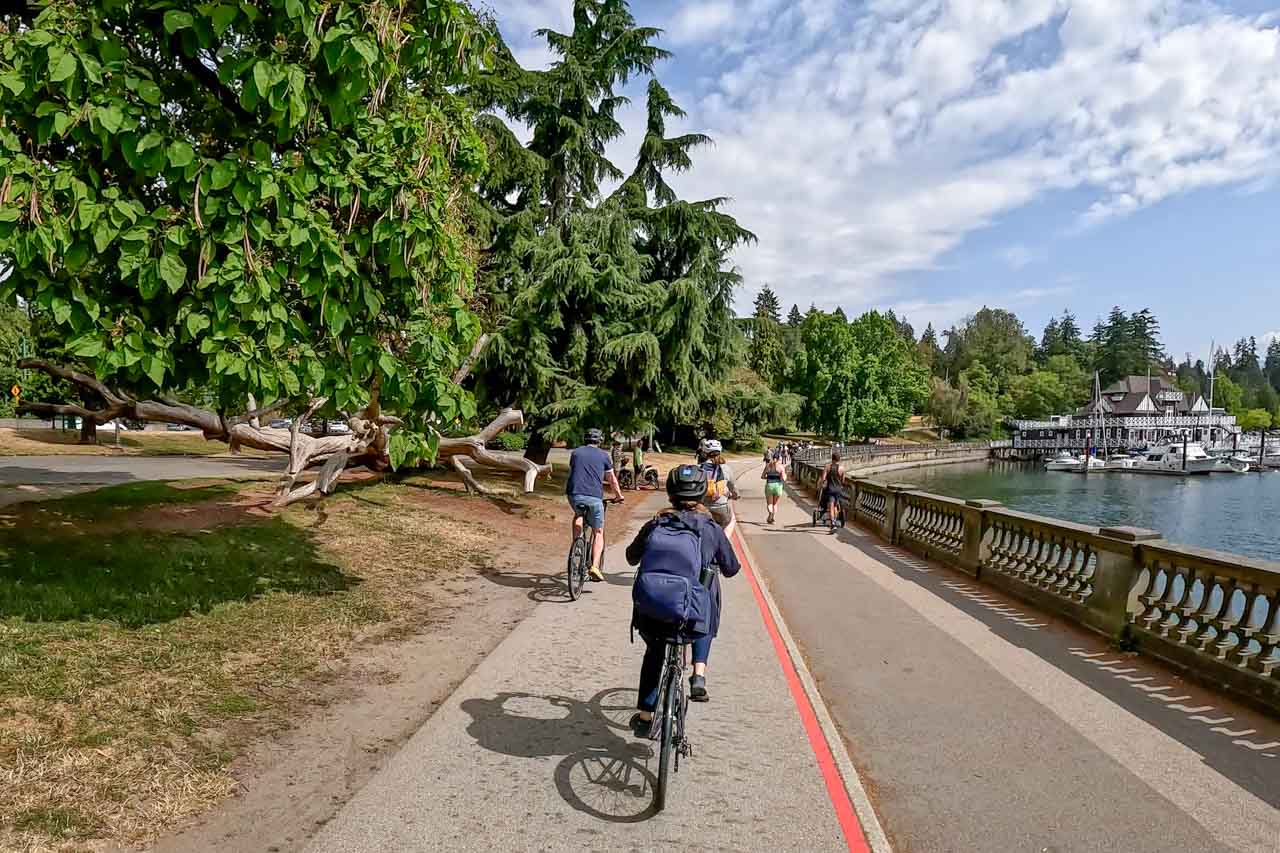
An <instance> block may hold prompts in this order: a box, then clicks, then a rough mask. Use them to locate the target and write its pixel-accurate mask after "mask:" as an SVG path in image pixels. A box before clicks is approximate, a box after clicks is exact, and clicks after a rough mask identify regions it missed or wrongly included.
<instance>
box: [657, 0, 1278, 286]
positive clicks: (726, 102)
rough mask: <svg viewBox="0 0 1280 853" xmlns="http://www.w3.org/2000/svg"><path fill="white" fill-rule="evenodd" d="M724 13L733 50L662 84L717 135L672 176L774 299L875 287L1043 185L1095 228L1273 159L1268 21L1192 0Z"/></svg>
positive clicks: (1238, 177)
mask: <svg viewBox="0 0 1280 853" xmlns="http://www.w3.org/2000/svg"><path fill="white" fill-rule="evenodd" d="M753 3H755V4H756V6H757V7H758V0H753ZM739 9H740V13H739V14H737V15H734V16H733V18H732V20H733V22H734V23H733V25H732V26H731V28H730V29H731V31H730V32H728V33H726V34H725V35H724V38H725V39H726V40H728V41H731V42H732V41H734V40H735V39H737V40H741V41H742V42H743V43H744V44H745V47H744V48H743V49H742V50H741V51H740V52H739V53H735V54H734V55H733V57H732V58H731V59H730V61H729V63H728V65H727V67H725V68H724V69H723V71H722V72H721V73H720V74H719V75H718V77H717V78H716V79H715V81H714V82H713V83H712V84H711V85H709V86H706V87H701V86H695V87H694V90H693V91H692V92H684V93H681V95H682V96H683V100H684V102H685V104H686V106H687V107H689V108H690V118H689V125H690V126H691V127H697V128H699V129H703V130H706V131H707V132H709V133H710V134H711V135H712V136H713V137H715V138H716V140H717V146H716V148H715V149H714V151H710V152H704V153H703V154H702V155H701V156H700V157H699V158H698V160H697V165H696V168H695V170H694V171H693V172H691V173H690V174H689V175H688V176H687V177H685V178H683V179H679V180H678V181H677V185H678V186H679V187H680V188H681V189H683V190H684V191H686V192H687V193H689V194H691V195H695V196H701V195H715V194H727V195H730V196H732V197H733V198H734V199H735V201H734V206H733V212H734V213H735V214H736V215H737V216H738V217H739V219H740V220H741V221H742V222H743V223H744V224H745V225H746V226H747V227H749V228H751V229H752V230H754V231H755V232H756V233H757V234H759V235H760V237H761V242H760V244H759V246H757V247H750V248H747V249H744V250H743V251H742V252H740V254H739V261H740V264H741V266H742V267H743V269H744V272H745V273H746V274H747V276H748V280H749V281H751V280H768V281H771V282H774V283H775V287H776V288H777V289H778V290H779V292H780V295H781V297H782V298H783V300H784V301H798V302H808V301H809V300H810V299H811V298H812V297H811V294H812V293H813V292H814V291H815V290H818V291H821V293H822V297H823V298H822V299H820V300H819V301H826V302H843V303H844V304H846V305H847V306H850V307H861V306H862V305H865V304H868V303H870V302H871V301H872V300H876V299H881V298H883V296H884V294H885V291H886V289H887V288H888V286H889V282H890V281H891V280H892V277H893V276H894V274H896V273H901V272H906V271H914V270H929V269H934V268H936V267H937V265H938V264H939V260H940V258H941V257H942V256H943V255H944V254H945V253H947V252H948V251H949V250H951V249H953V248H955V247H956V246H957V245H959V244H960V243H961V241H962V240H963V239H964V238H965V237H966V235H968V234H970V233H972V232H973V231H974V230H976V229H980V228H983V227H985V226H987V225H989V224H991V223H993V222H995V221H996V220H998V219H999V218H1000V217H1002V216H1005V215H1007V214H1009V213H1010V212H1011V211H1014V210H1016V209H1018V208H1019V207H1022V206H1023V205H1026V204H1028V203H1029V202H1031V201H1034V200H1038V199H1041V198H1043V197H1045V196H1046V195H1049V194H1052V193H1054V192H1055V191H1059V190H1066V189H1083V190H1085V191H1086V192H1087V193H1090V194H1092V195H1093V197H1094V200H1093V202H1092V203H1091V205H1090V206H1087V207H1086V208H1085V209H1083V210H1080V211H1078V214H1079V218H1080V223H1081V224H1082V226H1097V225H1100V224H1102V223H1104V222H1105V221H1107V220H1108V219H1110V218H1113V217H1115V216H1119V215H1124V214H1127V213H1131V212H1134V211H1137V210H1140V209H1141V208H1143V207H1146V206H1149V205H1151V204H1154V203H1156V202H1158V201H1160V200H1162V199H1164V198H1168V197H1169V196H1172V195H1176V194H1179V193H1183V192H1187V191H1190V190H1194V189H1197V188H1201V187H1211V186H1218V185H1223V184H1235V183H1247V182H1257V181H1262V180H1269V179H1271V178H1272V177H1273V176H1274V175H1275V174H1276V171H1277V166H1278V165H1280V62H1278V61H1277V59H1280V50H1278V47H1277V46H1278V41H1280V39H1278V36H1277V31H1276V30H1275V29H1268V28H1266V27H1265V26H1263V24H1262V22H1261V21H1260V20H1258V19H1248V18H1242V17H1237V16H1231V15H1229V14H1227V13H1225V12H1222V11H1220V10H1217V9H1215V8H1214V7H1212V6H1208V5H1206V4H1205V3H1202V2H1198V0H1197V2H1179V0H1126V2H1123V3H1118V2H1114V0H1008V2H1003V3H997V2H994V0H950V2H947V0H925V2H919V0H913V2H905V0H903V2H897V0H878V2H871V3H868V4H867V7H866V10H865V11H863V12H861V13H856V14H853V15H845V16H844V17H843V18H837V19H836V20H835V24H834V26H835V30H834V31H827V32H822V33H820V34H819V33H814V32H813V31H812V30H811V29H810V28H809V27H807V26H806V23H807V22H808V20H809V18H808V17H807V13H806V12H805V10H804V8H803V7H802V6H800V5H798V4H786V3H777V4H776V5H775V8H774V9H773V10H772V14H770V13H765V14H761V15H758V16H755V17H753V16H751V15H747V14H745V10H746V6H745V5H744V4H739ZM757 11H758V8H757ZM819 13H821V14H824V12H821V10H820V12H819ZM1032 45H1048V47H1040V48H1036V49H1035V50H1032V49H1031V46H1032ZM1004 257H1005V260H1006V261H1007V262H1008V263H1009V264H1010V265H1011V266H1012V267H1014V268H1018V267H1020V266H1022V265H1025V263H1027V262H1028V261H1029V260H1031V257H1030V256H1029V255H1028V254H1027V253H1026V252H1025V251H1024V250H1022V249H1021V248H1015V249H1011V250H1009V252H1008V253H1006V254H1005V255H1004ZM978 307H980V305H979V306H978Z"/></svg>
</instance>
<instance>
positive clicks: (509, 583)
mask: <svg viewBox="0 0 1280 853" xmlns="http://www.w3.org/2000/svg"><path fill="white" fill-rule="evenodd" d="M480 577H482V578H484V579H485V580H487V581H489V582H490V583H494V584H497V585H498V586H505V587H510V588H511V589H527V590H528V591H529V592H528V597H529V600H530V601H537V602H544V601H549V602H555V603H557V604H566V603H568V602H569V601H570V599H569V584H568V582H567V581H566V580H565V578H564V575H563V573H561V574H554V575H543V574H537V573H534V572H502V571H498V570H496V569H489V570H485V571H482V572H480Z"/></svg>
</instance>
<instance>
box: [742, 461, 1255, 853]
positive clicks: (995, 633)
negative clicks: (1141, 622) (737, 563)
mask: <svg viewBox="0 0 1280 853" xmlns="http://www.w3.org/2000/svg"><path fill="white" fill-rule="evenodd" d="M859 485H860V486H861V485H862V484H859ZM743 490H744V492H746V497H745V499H744V500H743V501H740V502H739V504H738V509H739V515H740V519H741V523H742V529H743V531H744V533H745V536H746V539H747V541H748V542H749V544H750V546H751V549H752V551H753V553H754V554H755V555H756V557H757V565H758V566H759V570H760V574H761V576H762V577H763V579H764V581H765V582H766V583H767V584H768V586H769V587H770V589H771V590H772V592H773V595H774V598H775V599H776V601H777V602H778V606H779V609H780V611H781V614H782V616H783V618H784V620H785V621H786V623H787V625H789V627H790V629H791V632H792V634H793V635H794V636H795V639H796V642H797V644H798V645H799V646H800V647H801V648H803V649H804V652H805V658H806V661H807V664H808V667H809V669H810V671H811V672H812V673H813V676H814V678H815V679H816V680H817V683H818V684H819V685H820V686H821V692H822V695H823V698H824V699H825V701H826V704H827V706H828V707H829V708H830V709H831V713H832V715H833V716H834V718H835V721H836V723H837V725H838V726H839V728H840V730H841V731H842V732H843V733H844V735H845V738H846V739H847V742H848V749H849V753H850V755H851V756H852V759H853V761H854V763H855V764H856V765H857V767H858V769H859V771H860V774H861V776H862V779H863V782H864V783H865V784H866V786H867V787H868V789H869V790H870V791H871V794H872V798H873V799H874V801H875V803H876V809H877V812H878V814H879V816H880V820H881V823H882V824H883V826H884V829H885V831H886V832H887V833H888V835H889V837H890V839H891V840H892V841H893V843H894V844H895V848H896V849H899V850H904V851H907V850H909V851H912V853H934V852H935V851H936V853H956V851H1055V852H1056V853H1066V851H1080V853H1099V852H1100V851H1114V853H1167V851H1171V850H1177V851H1196V853H1219V851H1221V852H1222V853H1225V851H1251V853H1252V852H1253V851H1256V853H1275V851H1276V850H1277V849H1278V848H1277V846H1276V845H1277V839H1280V784H1277V780H1280V723H1278V722H1277V720H1276V719H1274V718H1271V717H1268V716H1267V715H1265V714H1263V713H1259V712H1257V711H1255V710H1253V709H1252V708H1251V707H1248V706H1246V705H1243V704H1241V703H1239V702H1237V701H1235V700H1233V699H1232V698H1230V697H1229V696H1227V695H1225V694H1223V693H1222V692H1221V691H1218V690H1215V689H1212V688H1207V687H1205V686H1202V685H1201V684H1199V683H1196V682H1194V681H1190V680H1187V679H1183V678H1180V677H1179V676H1178V674H1177V673H1176V672H1175V671H1173V670H1172V669H1170V668H1169V667H1168V666H1166V665H1164V664H1163V663H1162V662H1160V661H1158V660H1156V659H1155V658H1153V657H1151V656H1148V655H1141V654H1132V653H1127V652H1123V651H1119V650H1117V649H1116V648H1114V647H1113V646H1112V645H1111V644H1110V643H1109V642H1108V640H1107V639H1106V638H1105V637H1104V636H1103V635H1102V634H1100V633H1098V632H1097V631H1095V630H1093V629H1092V628H1087V627H1084V625H1083V624H1081V622H1083V620H1084V617H1086V616H1088V615H1090V614H1096V615H1097V616H1099V617H1107V616H1108V615H1110V614H1111V613H1112V611H1111V610H1109V609H1108V608H1107V607H1103V606H1101V600H1098V601H1093V602H1091V599H1093V598H1094V596H1095V595H1098V596H1100V597H1101V596H1103V595H1105V594H1107V593H1099V592H1090V591H1088V590H1089V587H1090V586H1091V584H1088V583H1085V581H1088V580H1089V579H1090V578H1091V577H1093V574H1086V575H1083V576H1082V574H1081V572H1080V570H1079V569H1080V566H1081V565H1082V563H1081V561H1082V560H1084V559H1085V557H1084V553H1085V551H1086V550H1088V549H1096V550H1093V551H1089V553H1090V555H1092V556H1090V557H1089V565H1090V566H1093V568H1092V569H1090V570H1088V571H1089V572H1091V573H1094V572H1098V571H1099V570H1098V569H1097V566H1098V565H1102V567H1103V568H1102V570H1101V571H1102V572H1104V573H1105V571H1106V566H1107V564H1106V562H1105V560H1107V559H1110V556H1103V557H1098V556H1097V555H1098V554H1102V553H1103V552H1102V546H1101V544H1099V543H1100V541H1101V539H1102V538H1104V537H1101V534H1100V533H1099V532H1095V531H1093V530H1080V529H1076V528H1072V527H1070V526H1066V525H1059V524H1056V523H1055V524H1053V525H1052V526H1051V528H1047V527H1044V526H1043V525H1040V523H1039V522H1035V523H1034V524H1033V522H1031V521H1029V520H1028V519H1027V517H1025V516H1023V515H1021V514H1017V513H1011V512H1008V511H998V510H996V509H995V508H994V507H989V506H976V507H975V506H970V505H967V504H965V503H963V502H956V501H948V500H944V499H936V498H933V497H932V496H921V495H918V494H913V493H911V492H909V491H907V490H892V489H887V488H883V487H880V486H876V485H867V486H866V487H860V488H859V489H858V490H857V492H856V493H855V494H856V507H857V513H858V518H859V523H858V524H853V523H850V525H849V527H848V528H847V529H844V530H839V531H837V533H836V535H828V533H827V531H826V529H825V528H822V527H815V526H813V523H812V515H811V512H812V510H813V506H814V504H813V501H812V495H811V493H810V491H809V488H808V484H795V483H793V484H792V488H791V489H790V497H789V498H784V499H783V501H782V503H781V505H780V509H779V513H778V518H777V520H776V523H775V524H773V525H768V524H764V523H763V521H764V516H765V512H764V506H763V499H762V497H761V495H760V492H761V487H760V486H759V484H758V482H753V481H748V482H746V483H745V484H744V485H743ZM982 518H987V519H989V521H988V523H989V524H990V525H992V527H991V529H995V528H996V527H997V526H999V527H1001V528H1002V529H1003V530H1004V531H1006V532H1005V533H1001V534H1000V537H999V538H994V536H995V535H994V534H992V537H993V538H994V541H995V542H996V543H997V546H998V547H993V548H991V549H989V550H988V551H987V552H985V553H984V554H981V555H979V556H977V557H970V558H968V563H969V564H970V569H966V568H965V567H964V565H963V563H964V562H965V559H966V558H965V557H964V555H965V554H966V552H967V549H968V548H969V546H970V545H971V539H970V531H971V530H972V529H973V528H974V525H975V524H976V523H977V520H980V519H982ZM885 524H890V525H893V529H897V530H899V531H900V533H899V542H898V544H894V543H893V542H891V541H889V540H887V539H885V538H882V537H881V536H879V535H878V534H877V532H876V531H878V530H880V529H882V528H883V526H884V525H885ZM1028 525H1032V526H1033V527H1034V529H1036V530H1049V529H1052V530H1053V531H1054V533H1053V536H1056V537H1059V539H1058V540H1057V544H1054V541H1053V540H1052V537H1050V536H1047V535H1044V536H1038V537H1037V535H1036V534H1034V533H1031V532H1029V531H1031V530H1032V527H1028ZM1108 538H1110V537H1108ZM989 541H990V540H989ZM1030 542H1034V543H1035V544H1034V545H1032V544H1028V543H1030ZM1063 543H1065V544H1063ZM1119 543H1120V544H1119V545H1117V546H1116V547H1118V548H1119V549H1120V552H1124V551H1125V549H1128V550H1129V552H1130V553H1132V550H1133V548H1134V547H1135V544H1134V542H1132V541H1128V542H1126V541H1125V540H1123V539H1120V540H1119ZM1143 544H1146V543H1143ZM1051 545H1053V548H1062V549H1065V550H1061V551H1055V550H1053V549H1051V547H1050V546H1051ZM909 549H910V550H909ZM1174 550H1178V549H1174ZM922 553H927V554H929V555H930V556H928V557H924V556H921V554H922ZM1054 553H1057V554H1058V556H1059V559H1058V560H1054V559H1053V558H1052V555H1053V554H1054ZM1105 553H1106V554H1107V555H1111V556H1114V554H1113V552H1105ZM1063 554H1065V555H1066V557H1063V556H1062V555H1063ZM1046 555H1047V556H1046ZM1073 555H1074V556H1073ZM1147 557H1148V558H1149V559H1150V560H1154V561H1155V565H1165V564H1166V563H1165V561H1166V560H1170V559H1174V557H1173V555H1172V554H1168V553H1167V552H1166V550H1165V549H1164V548H1163V547H1161V548H1159V549H1157V548H1152V549H1151V550H1150V551H1148V552H1147ZM1182 559H1183V557H1182V552H1181V551H1180V550H1179V551H1178V556H1177V558H1176V560H1182ZM1099 560H1101V561H1102V562H1099ZM1176 560H1175V562H1176ZM995 561H1000V562H999V564H1000V565H1001V566H1004V567H1005V568H1003V569H1002V570H999V571H997V570H996V569H995V568H993V566H995V565H996V562H995ZM978 563H982V564H984V565H985V568H983V569H982V571H983V572H984V577H986V578H987V579H988V580H992V579H994V578H995V576H997V575H998V576H999V580H998V581H996V582H994V583H987V582H985V581H980V580H978V579H977V578H975V577H974V575H973V571H972V566H973V565H974V564H978ZM1182 565H1185V564H1182ZM1214 566H1215V568H1216V570H1218V571H1227V570H1228V568H1229V567H1227V566H1223V565H1219V564H1217V563H1214ZM1232 571H1237V570H1232ZM1197 577H1199V576H1197ZM1224 577H1227V578H1230V579H1231V580H1230V581H1229V582H1230V583H1234V584H1237V585H1239V584H1242V583H1247V582H1250V581H1249V579H1248V577H1246V576H1244V575H1242V574H1230V573H1228V574H1227V575H1224ZM1249 577H1252V576H1249ZM1224 582H1226V581H1224ZM1098 586H1099V589H1102V588H1104V585H1103V583H1102V578H1101V577H1099V578H1098ZM1027 588H1033V589H1035V590H1037V591H1038V592H1039V593H1040V595H1039V597H1038V598H1036V600H1042V601H1043V602H1048V601H1061V602H1062V603H1061V606H1059V607H1057V608H1054V609H1053V610H1050V609H1048V608H1047V607H1046V608H1044V609H1042V608H1041V607H1039V606H1037V605H1036V604H1035V603H1033V598H1035V593H1031V594H1028V593H1027ZM1012 591H1017V592H1018V593H1019V595H1017V596H1015V595H1012V594H1010V592H1012ZM1082 591H1083V592H1082ZM1173 595H1174V596H1175V597H1176V596H1177V595H1178V593H1177V592H1175V593H1173ZM1082 597H1083V600H1084V603H1080V602H1079V601H1078V599H1080V598H1082ZM1144 606H1145V605H1144ZM1144 612H1145V611H1144ZM1172 612H1173V613H1176V614H1177V615H1178V618H1179V619H1182V618H1185V617H1184V616H1183V615H1182V611H1180V610H1173V611H1172ZM1157 624H1159V623H1157ZM1142 630H1146V631H1151V630H1153V629H1151V628H1144V629H1142ZM1154 630H1155V633H1157V634H1158V633H1159V628H1155V629H1154ZM1172 636H1173V637H1177V633H1176V632H1172ZM1189 636H1191V635H1189ZM1166 642H1173V640H1167V641H1166ZM1144 647H1145V646H1144ZM1197 654H1199V652H1198V651H1197ZM1253 657H1256V656H1253ZM1252 659H1253V658H1252V657H1251V658H1250V660H1252Z"/></svg>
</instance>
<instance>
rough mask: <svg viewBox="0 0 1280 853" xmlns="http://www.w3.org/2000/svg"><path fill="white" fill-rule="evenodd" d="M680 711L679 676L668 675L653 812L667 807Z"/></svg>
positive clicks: (664, 694) (664, 692) (664, 696)
mask: <svg viewBox="0 0 1280 853" xmlns="http://www.w3.org/2000/svg"><path fill="white" fill-rule="evenodd" d="M679 710H680V676H678V675H674V674H669V675H668V677H667V689H666V690H665V691H663V697H662V741H661V744H662V745H661V747H660V749H659V750H658V787H657V788H655V789H654V792H653V810H654V811H655V812H660V811H662V810H663V809H664V808H666V807H667V784H668V781H669V780H670V777H671V762H672V760H673V756H674V753H675V751H676V737H677V734H676V732H677V723H676V714H677V713H678V712H679Z"/></svg>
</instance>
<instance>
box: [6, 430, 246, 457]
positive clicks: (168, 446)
mask: <svg viewBox="0 0 1280 853" xmlns="http://www.w3.org/2000/svg"><path fill="white" fill-rule="evenodd" d="M79 442H80V433H79V432H78V431H76V430H56V429H34V428H31V427H23V428H22V429H20V430H14V429H0V456H62V455H89V456H108V455H113V454H122V455H140V456H216V455H218V454H222V453H228V452H229V451H228V450H227V445H225V444H223V443H222V442H221V441H207V440H206V439H205V438H204V436H202V435H201V434H200V433H198V432H170V431H168V430H164V431H160V430H141V431H134V432H122V433H121V434H120V445H119V447H117V446H116V437H115V433H113V432H100V433H98V443H97V444H80V443H79ZM243 453H244V454H245V455H246V456H261V455H265V454H262V453H259V452H258V451H255V450H251V449H248V448H246V449H245V450H244V451H243Z"/></svg>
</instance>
